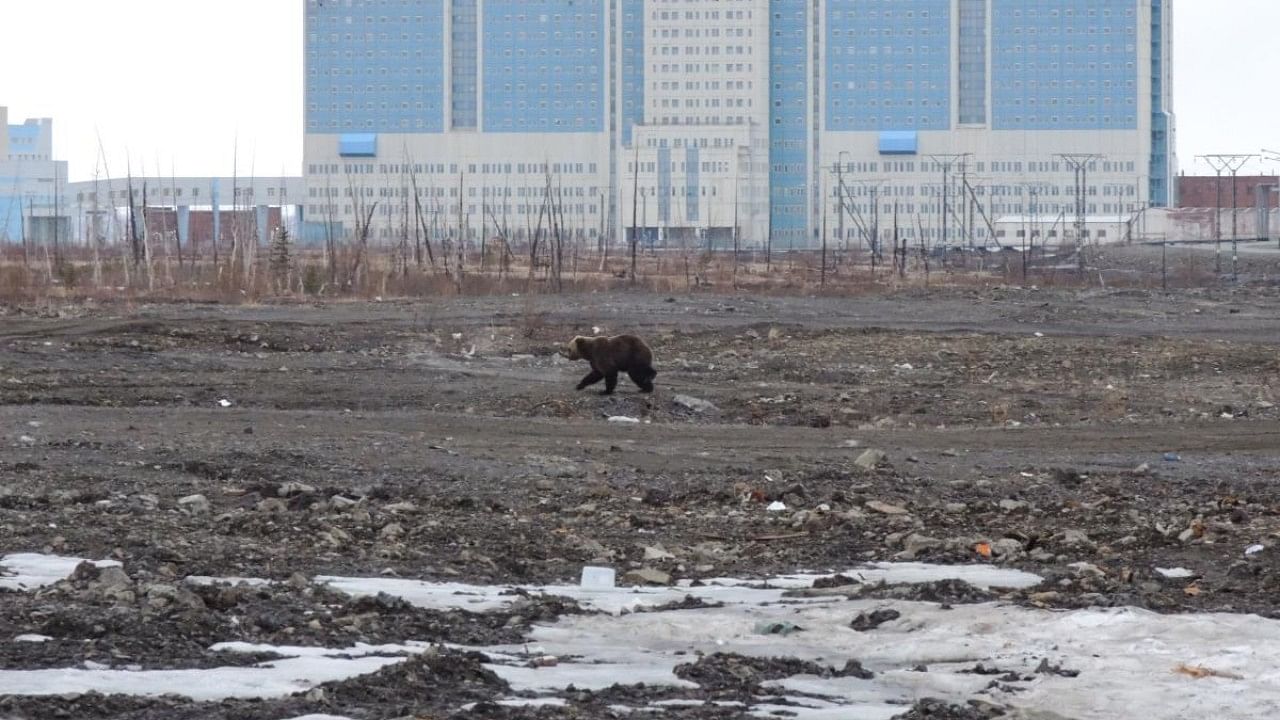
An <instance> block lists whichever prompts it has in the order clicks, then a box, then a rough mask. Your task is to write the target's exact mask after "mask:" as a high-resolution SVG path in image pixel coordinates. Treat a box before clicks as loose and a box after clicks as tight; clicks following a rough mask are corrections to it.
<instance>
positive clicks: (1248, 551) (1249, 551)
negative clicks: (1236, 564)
mask: <svg viewBox="0 0 1280 720" xmlns="http://www.w3.org/2000/svg"><path fill="white" fill-rule="evenodd" d="M1266 549H1267V546H1265V545H1250V546H1249V547H1247V548H1245V549H1244V554H1245V555H1257V554H1258V553H1260V552H1262V551H1263V550H1266Z"/></svg>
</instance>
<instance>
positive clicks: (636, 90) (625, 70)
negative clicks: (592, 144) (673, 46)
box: [621, 0, 644, 146]
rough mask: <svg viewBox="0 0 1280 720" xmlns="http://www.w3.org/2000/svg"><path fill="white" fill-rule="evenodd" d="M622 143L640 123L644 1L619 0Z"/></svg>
mask: <svg viewBox="0 0 1280 720" xmlns="http://www.w3.org/2000/svg"><path fill="white" fill-rule="evenodd" d="M621 122H622V144H623V145H628V146H629V145H631V127H632V126H633V125H640V124H642V123H643V122H644V0H622V116H621Z"/></svg>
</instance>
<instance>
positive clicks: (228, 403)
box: [218, 398, 231, 408]
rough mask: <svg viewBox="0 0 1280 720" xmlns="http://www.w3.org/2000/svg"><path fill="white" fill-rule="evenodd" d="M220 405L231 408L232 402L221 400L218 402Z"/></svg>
mask: <svg viewBox="0 0 1280 720" xmlns="http://www.w3.org/2000/svg"><path fill="white" fill-rule="evenodd" d="M218 405H220V406H221V407H224V408H229V407H231V401H230V400H228V399H226V398H222V399H221V400H219V401H218Z"/></svg>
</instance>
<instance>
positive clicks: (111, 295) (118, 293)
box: [0, 247, 1280, 325]
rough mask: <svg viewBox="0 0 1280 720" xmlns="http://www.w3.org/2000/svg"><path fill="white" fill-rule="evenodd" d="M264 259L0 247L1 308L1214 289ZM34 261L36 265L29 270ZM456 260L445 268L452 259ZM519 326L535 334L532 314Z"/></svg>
mask: <svg viewBox="0 0 1280 720" xmlns="http://www.w3.org/2000/svg"><path fill="white" fill-rule="evenodd" d="M267 255H268V254H267V253H265V252H260V253H256V257H257V260H256V261H255V262H256V265H255V266H254V267H253V268H251V269H248V270H246V268H245V267H243V266H238V267H231V266H229V265H228V264H227V259H226V258H220V259H219V263H218V264H217V265H215V264H214V262H213V260H212V258H209V257H203V258H198V259H196V260H194V261H193V260H192V259H190V258H187V259H186V261H185V262H184V263H182V264H181V265H179V264H178V263H176V262H175V261H174V259H173V258H172V257H169V256H164V255H162V256H160V257H157V258H154V259H153V260H152V262H151V266H150V272H148V268H147V266H146V264H145V263H141V264H137V265H135V264H133V263H132V262H130V261H129V260H128V259H127V258H126V257H124V256H123V254H122V253H120V252H119V250H118V249H112V250H110V251H108V252H104V253H103V257H102V258H100V259H99V261H98V262H97V263H95V262H94V258H93V254H92V252H91V251H89V250H87V249H84V248H71V249H69V250H67V251H65V252H64V253H63V259H62V262H61V263H60V264H56V265H55V264H54V263H52V262H48V261H46V260H45V258H44V256H43V254H42V253H36V252H33V253H29V255H27V256H24V255H23V253H22V252H21V249H20V248H15V247H8V248H0V301H7V302H36V301H40V300H44V299H59V300H70V301H74V300H91V299H92V300H121V299H125V300H140V301H141V300H146V301H194V302H219V303H243V302H261V301H267V300H270V301H273V302H290V301H296V302H306V301H311V300H314V299H329V300H338V299H355V300H358V299H374V298H383V299H391V298H414V297H447V296H456V295H468V296H484V295H510V294H521V295H525V296H531V295H550V294H557V293H561V292H563V293H590V292H604V291H616V290H635V291H638V292H652V293H666V294H676V293H735V292H742V293H751V294H756V295H823V296H835V297H857V296H864V295H869V294H875V293H881V292H886V291H897V290H903V289H915V288H919V289H929V288H944V287H945V288H957V287H959V288H966V287H975V288H977V287H985V286H991V285H1001V284H1014V285H1020V284H1029V285H1039V286H1046V287H1100V286H1104V287H1109V288H1145V289H1159V288H1161V287H1162V286H1167V287H1168V288H1170V289H1181V288H1196V287H1210V286H1217V285H1221V284H1223V282H1224V281H1225V279H1224V278H1221V277H1219V276H1218V274H1217V273H1216V272H1215V271H1214V266H1213V258H1212V257H1211V256H1206V255H1203V254H1199V253H1196V252H1192V251H1189V250H1180V251H1177V252H1175V251H1173V250H1170V252H1169V253H1168V254H1167V256H1166V258H1165V261H1164V262H1163V263H1162V262H1161V258H1160V253H1159V249H1158V248H1135V247H1127V248H1108V249H1107V250H1106V252H1101V253H1096V254H1094V255H1092V256H1090V258H1089V261H1090V262H1089V267H1088V269H1087V270H1086V272H1085V273H1084V274H1083V275H1082V274H1081V273H1080V272H1079V270H1078V269H1076V267H1074V266H1073V265H1072V263H1071V261H1069V260H1068V261H1066V262H1063V261H1061V260H1059V261H1057V262H1056V263H1050V262H1048V261H1045V260H1041V259H1039V258H1037V259H1034V260H1032V261H1031V262H1029V263H1028V265H1029V267H1028V269H1027V271H1026V274H1025V275H1024V271H1023V262H1022V255H1021V254H1020V253H1004V254H1000V255H995V256H979V255H976V254H972V253H964V254H957V255H952V256H951V257H950V258H948V262H947V264H946V265H945V267H944V266H943V264H942V261H941V259H940V258H937V257H932V258H928V259H927V261H926V259H925V258H923V257H921V256H920V255H919V254H918V253H916V252H914V251H913V252H912V254H910V255H909V256H908V258H907V260H906V263H905V267H902V268H899V267H897V266H896V265H895V264H894V263H893V260H892V259H888V260H887V261H886V260H880V261H878V262H877V263H876V265H875V267H873V266H872V263H871V258H870V256H869V254H868V253H865V252H862V251H848V252H846V251H839V252H830V253H829V254H828V256H827V260H826V268H825V271H824V269H823V261H822V257H821V255H820V253H818V252H815V251H790V252H778V253H774V254H773V255H772V257H768V258H766V257H765V255H764V254H763V253H760V252H755V253H750V252H742V253H740V254H739V256H738V259H737V260H736V261H735V258H734V255H733V253H732V252H731V251H721V252H697V253H694V252H686V251H682V250H679V249H673V250H659V251H656V252H645V253H642V254H641V255H640V256H639V258H638V262H637V267H636V277H635V279H634V280H632V279H631V277H630V264H629V258H627V257H626V255H625V253H620V252H618V251H616V250H615V251H614V252H613V253H612V254H611V255H610V257H609V258H608V261H607V262H603V263H602V262H601V259H600V258H599V257H598V256H595V255H593V254H591V253H577V254H575V255H574V262H573V263H572V265H571V266H568V263H566V268H565V269H564V271H563V272H562V273H561V275H560V277H559V278H556V277H555V276H554V274H553V273H552V272H551V268H550V267H548V264H547V263H546V262H545V261H542V259H540V262H539V263H538V266H537V267H536V268H534V270H533V271H532V272H531V271H530V268H529V258H528V256H527V254H525V255H521V254H520V253H519V252H517V253H516V254H515V255H514V257H513V259H512V261H511V262H510V263H509V265H508V266H507V267H500V266H499V263H497V262H496V261H495V258H494V257H492V253H491V257H489V258H486V263H485V266H486V269H485V270H484V271H483V272H481V271H480V270H479V267H480V266H479V261H480V257H479V255H478V253H475V254H473V255H471V256H468V257H466V258H464V266H463V270H462V272H461V273H458V272H457V268H456V267H450V268H448V269H447V270H446V268H445V267H444V266H443V265H439V266H437V267H431V266H429V265H427V266H424V267H418V266H416V265H413V264H412V263H411V264H410V265H409V266H408V267H404V266H402V265H399V264H397V263H396V261H395V260H396V259H395V256H394V253H393V252H391V251H390V250H389V249H382V248H372V249H371V250H370V252H369V253H367V254H366V255H365V256H364V257H363V258H362V261H361V262H360V263H359V264H358V266H357V267H358V270H356V271H355V272H354V273H353V272H350V271H348V268H351V267H352V266H353V256H352V255H351V253H350V251H349V250H340V251H339V253H338V255H337V257H336V258H335V259H334V261H332V262H331V261H330V259H329V258H326V257H325V256H324V255H323V254H322V253H321V252H320V251H318V250H313V249H310V248H307V249H303V250H301V251H297V252H295V253H294V255H293V256H292V257H291V259H290V265H289V270H288V272H287V273H285V274H284V276H283V277H284V281H283V282H281V280H280V275H279V273H272V272H270V271H269V268H267V262H268V260H267ZM36 256H39V260H38V261H37V260H36ZM452 260H454V262H456V258H452ZM1248 270H1249V273H1250V275H1249V279H1250V280H1251V281H1253V282H1271V278H1275V277H1280V267H1270V266H1265V267H1264V266H1260V265H1259V264H1258V263H1255V264H1254V265H1251V266H1250V267H1249V268H1248ZM529 314H530V315H531V319H530V324H531V325H534V324H536V315H537V313H536V311H531V312H530V313H529Z"/></svg>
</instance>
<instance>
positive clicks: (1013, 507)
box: [1000, 499, 1030, 512]
mask: <svg viewBox="0 0 1280 720" xmlns="http://www.w3.org/2000/svg"><path fill="white" fill-rule="evenodd" d="M1029 506H1030V503H1028V502H1027V501H1025V500H1013V499H1005V500H1001V501H1000V509H1001V510H1004V511H1005V512H1017V511H1019V510H1026V509H1027V508H1028V507H1029Z"/></svg>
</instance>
